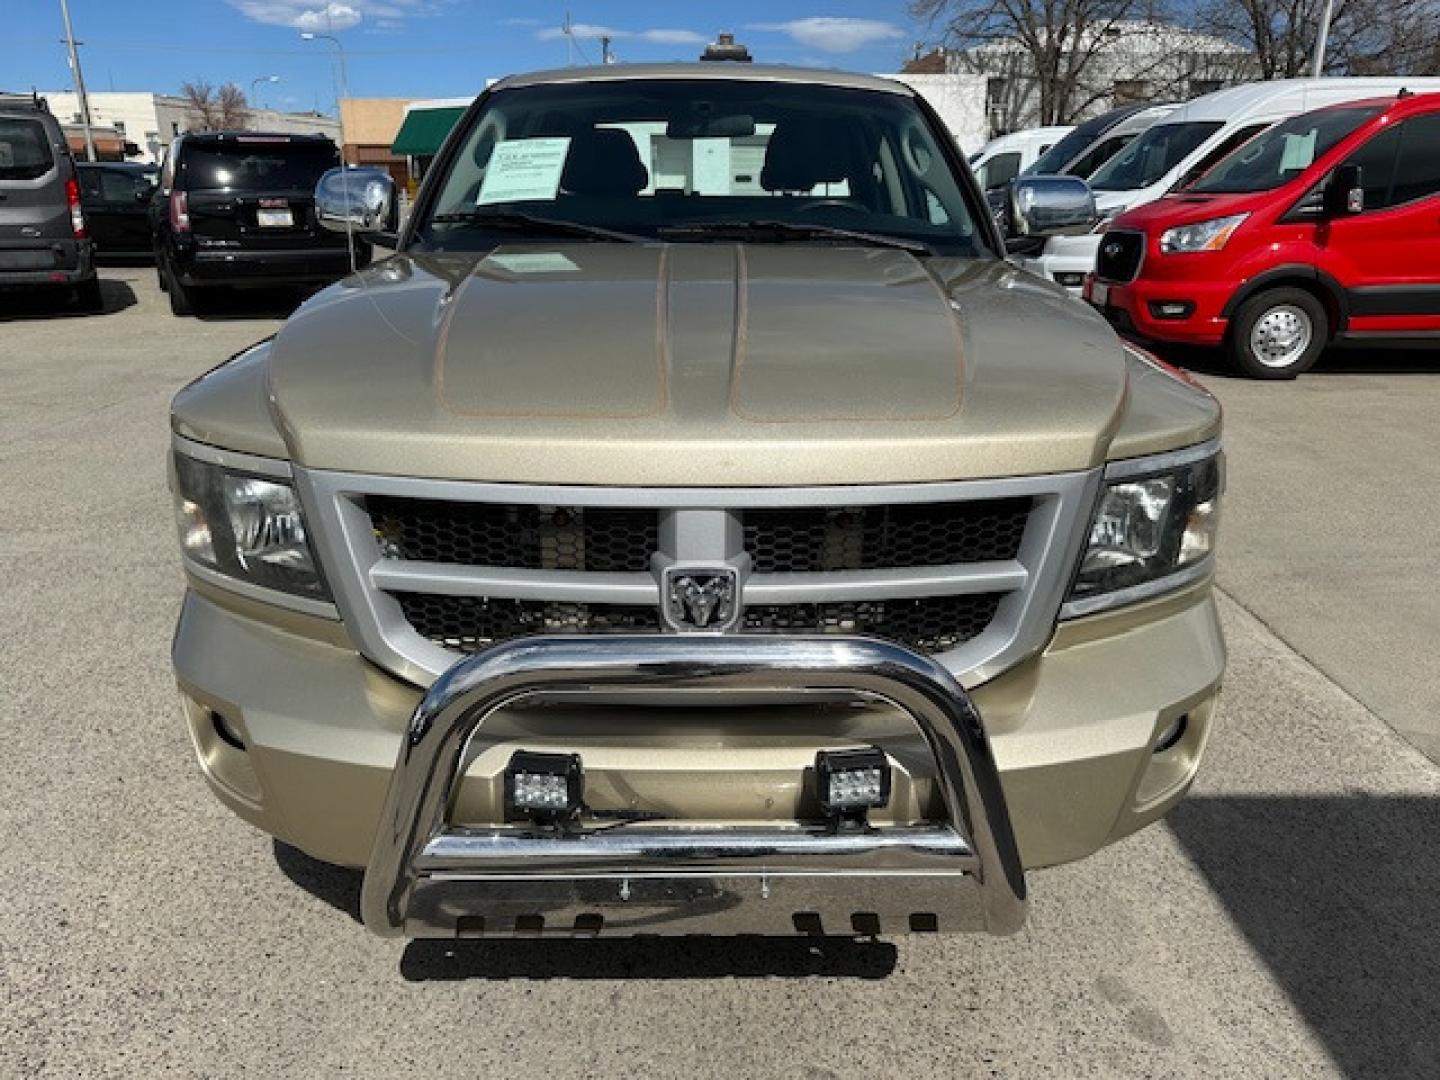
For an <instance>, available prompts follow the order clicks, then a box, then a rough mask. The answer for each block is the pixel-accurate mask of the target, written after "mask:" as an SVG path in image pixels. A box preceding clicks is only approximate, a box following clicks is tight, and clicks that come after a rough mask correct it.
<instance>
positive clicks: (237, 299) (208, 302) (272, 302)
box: [195, 288, 316, 322]
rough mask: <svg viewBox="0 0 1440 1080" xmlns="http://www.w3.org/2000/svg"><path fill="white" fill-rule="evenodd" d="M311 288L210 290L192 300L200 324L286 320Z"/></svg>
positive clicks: (312, 290) (308, 295)
mask: <svg viewBox="0 0 1440 1080" xmlns="http://www.w3.org/2000/svg"><path fill="white" fill-rule="evenodd" d="M315 291H316V290H314V289H303V290H301V289H293V288H284V289H281V288H275V289H248V288H247V289H211V290H208V291H206V292H202V293H201V294H200V295H199V297H198V298H197V299H196V301H195V318H197V319H199V320H200V321H201V322H229V321H231V320H235V319H288V318H289V317H290V316H291V315H292V314H293V313H294V311H295V309H296V308H297V307H299V306H300V304H301V303H302V302H303V301H304V300H306V299H307V298H308V297H310V296H311V294H313V293H314V292H315Z"/></svg>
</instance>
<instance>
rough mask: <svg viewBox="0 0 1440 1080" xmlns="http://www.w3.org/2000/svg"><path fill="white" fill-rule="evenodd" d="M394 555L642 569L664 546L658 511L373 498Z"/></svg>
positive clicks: (468, 562)
mask: <svg viewBox="0 0 1440 1080" xmlns="http://www.w3.org/2000/svg"><path fill="white" fill-rule="evenodd" d="M366 506H367V508H368V509H369V511H370V520H371V522H372V523H373V525H374V527H375V538H376V539H377V540H378V541H379V543H380V549H381V552H382V553H383V554H384V555H386V556H387V557H388V558H392V559H411V560H417V561H423V562H438V563H457V564H460V565H462V566H502V567H510V568H513V569H516V570H588V571H592V572H597V573H607V572H608V573H625V572H644V571H646V570H649V569H650V556H651V554H652V553H653V552H654V551H655V548H656V546H657V543H658V533H659V529H658V521H657V517H656V512H655V511H654V510H648V509H641V510H630V509H612V508H608V507H595V506H586V507H579V506H529V505H523V504H507V503H498V504H494V503H462V502H436V501H428V500H423V499H395V498H389V497H382V496H370V497H369V498H368V499H367V500H366Z"/></svg>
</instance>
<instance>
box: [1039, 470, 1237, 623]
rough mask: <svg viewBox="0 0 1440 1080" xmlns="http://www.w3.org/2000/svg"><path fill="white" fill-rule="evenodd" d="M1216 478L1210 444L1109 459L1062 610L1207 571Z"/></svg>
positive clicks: (1079, 611) (1093, 606) (1077, 610)
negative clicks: (1126, 459)
mask: <svg viewBox="0 0 1440 1080" xmlns="http://www.w3.org/2000/svg"><path fill="white" fill-rule="evenodd" d="M1224 482H1225V459H1224V456H1223V455H1222V454H1221V453H1220V452H1219V450H1218V449H1216V448H1214V447H1213V446H1212V447H1209V448H1200V449H1198V450H1197V451H1194V452H1181V453H1180V454H1162V455H1159V456H1157V457H1154V458H1150V459H1145V458H1139V459H1134V460H1129V461H1122V462H1117V463H1115V464H1113V465H1111V467H1110V468H1109V469H1108V470H1106V476H1105V487H1104V489H1103V490H1102V491H1101V494H1100V500H1099V503H1098V504H1097V506H1096V508H1095V516H1094V518H1093V519H1092V521H1091V525H1090V536H1089V540H1088V543H1087V544H1086V548H1085V554H1084V555H1083V556H1082V558H1081V560H1080V567H1079V570H1078V571H1077V572H1076V575H1075V581H1074V584H1073V585H1071V587H1070V595H1069V598H1068V600H1067V602H1066V605H1065V612H1064V613H1065V614H1066V615H1070V616H1075V615H1088V614H1091V613H1092V612H1096V611H1102V610H1104V609H1106V608H1111V607H1118V606H1119V605H1121V604H1126V603H1132V602H1134V601H1136V600H1142V599H1145V598H1146V597H1149V596H1154V595H1157V594H1159V593H1162V592H1166V591H1169V590H1170V589H1172V588H1180V587H1181V586H1183V585H1185V584H1188V583H1189V582H1191V581H1193V580H1196V579H1198V578H1199V577H1201V576H1203V574H1204V573H1206V572H1208V570H1209V567H1210V557H1211V555H1212V553H1213V552H1214V550H1215V534H1216V529H1217V527H1218V526H1219V523H1220V494H1221V491H1222V490H1223V489H1224Z"/></svg>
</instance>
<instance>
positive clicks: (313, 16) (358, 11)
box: [227, 0, 435, 33]
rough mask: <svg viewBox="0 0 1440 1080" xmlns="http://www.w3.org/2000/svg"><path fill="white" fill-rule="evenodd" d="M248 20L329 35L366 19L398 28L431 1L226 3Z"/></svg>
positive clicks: (254, 0)
mask: <svg viewBox="0 0 1440 1080" xmlns="http://www.w3.org/2000/svg"><path fill="white" fill-rule="evenodd" d="M227 3H229V5H230V6H231V7H233V8H235V9H236V10H238V11H239V12H240V13H241V14H242V15H244V16H245V17H246V18H247V19H251V20H253V21H255V22H258V23H265V24H266V25H267V26H290V27H294V28H295V29H296V30H310V31H314V32H316V33H329V32H332V31H335V30H349V29H350V28H351V27H353V26H358V25H359V24H360V22H361V21H362V20H365V19H379V20H383V21H385V22H387V24H388V25H390V26H391V27H392V28H393V27H398V26H399V25H400V21H401V20H403V19H404V18H405V17H406V16H410V15H426V14H429V13H430V11H431V10H432V9H433V7H434V6H435V5H434V3H433V2H432V0H227Z"/></svg>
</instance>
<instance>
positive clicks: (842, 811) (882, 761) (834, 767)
mask: <svg viewBox="0 0 1440 1080" xmlns="http://www.w3.org/2000/svg"><path fill="white" fill-rule="evenodd" d="M890 782H891V776H890V759H889V758H887V757H886V756H885V751H883V750H881V749H879V748H878V747H874V746H867V747H865V748H864V749H862V750H821V751H820V752H819V753H818V754H816V755H815V789H816V794H817V795H818V796H819V799H820V808H821V809H822V810H823V811H824V812H825V816H826V817H828V818H830V819H832V820H833V821H837V822H838V821H841V820H851V821H860V822H863V821H864V820H865V815H866V813H867V812H869V811H870V810H878V809H880V808H881V807H883V806H887V805H889V803H890Z"/></svg>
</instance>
